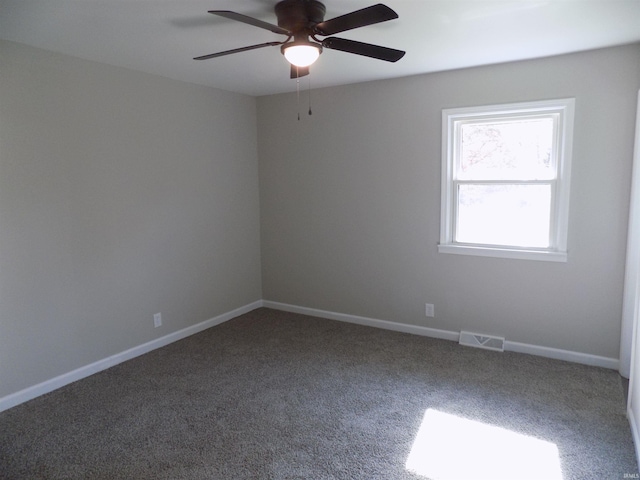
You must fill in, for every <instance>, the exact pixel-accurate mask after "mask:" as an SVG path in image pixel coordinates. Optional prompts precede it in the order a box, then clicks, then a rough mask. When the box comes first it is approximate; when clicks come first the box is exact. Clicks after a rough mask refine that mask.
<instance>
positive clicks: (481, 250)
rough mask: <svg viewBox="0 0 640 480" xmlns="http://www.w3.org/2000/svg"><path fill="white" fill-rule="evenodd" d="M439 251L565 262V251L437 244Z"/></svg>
mask: <svg viewBox="0 0 640 480" xmlns="http://www.w3.org/2000/svg"><path fill="white" fill-rule="evenodd" d="M438 252H439V253H454V254H456V255H475V256H479V257H497V258H514V259H519V260H542V261H546V262H566V261H567V252H552V251H548V250H524V249H522V250H516V249H511V248H501V247H483V246H476V245H455V244H440V245H438Z"/></svg>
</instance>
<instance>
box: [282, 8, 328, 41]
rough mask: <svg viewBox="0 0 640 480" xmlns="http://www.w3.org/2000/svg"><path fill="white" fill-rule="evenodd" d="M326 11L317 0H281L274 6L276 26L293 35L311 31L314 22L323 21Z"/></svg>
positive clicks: (296, 35)
mask: <svg viewBox="0 0 640 480" xmlns="http://www.w3.org/2000/svg"><path fill="white" fill-rule="evenodd" d="M326 11H327V9H326V8H325V6H324V4H322V3H321V2H318V1H317V0H282V1H281V2H278V3H277V4H276V7H275V12H276V17H278V26H279V27H282V28H286V29H287V30H289V31H290V32H292V33H293V34H294V36H295V37H298V36H299V35H300V34H302V33H304V34H308V33H311V32H312V31H313V27H314V26H315V25H316V24H318V23H321V22H322V21H324V15H325V13H326Z"/></svg>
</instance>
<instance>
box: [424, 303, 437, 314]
mask: <svg viewBox="0 0 640 480" xmlns="http://www.w3.org/2000/svg"><path fill="white" fill-rule="evenodd" d="M424 314H425V315H426V316H427V317H435V316H436V314H435V311H434V309H433V303H425V304H424Z"/></svg>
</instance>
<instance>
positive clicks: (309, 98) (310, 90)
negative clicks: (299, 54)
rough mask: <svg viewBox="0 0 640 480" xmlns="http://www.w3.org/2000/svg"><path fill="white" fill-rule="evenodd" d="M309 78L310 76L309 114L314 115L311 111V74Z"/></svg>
mask: <svg viewBox="0 0 640 480" xmlns="http://www.w3.org/2000/svg"><path fill="white" fill-rule="evenodd" d="M308 78H309V115H312V112H311V75H309V76H308Z"/></svg>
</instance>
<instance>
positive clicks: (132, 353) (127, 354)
mask: <svg viewBox="0 0 640 480" xmlns="http://www.w3.org/2000/svg"><path fill="white" fill-rule="evenodd" d="M262 305H263V302H262V300H258V301H255V302H253V303H250V304H248V305H244V306H242V307H240V308H236V309H235V310H231V311H230V312H226V313H223V314H222V315H218V316H217V317H214V318H210V319H209V320H205V321H204V322H201V323H198V324H196V325H192V326H190V327H187V328H184V329H182V330H178V331H177V332H173V333H170V334H168V335H165V336H164V337H160V338H157V339H155V340H151V341H150V342H147V343H143V344H142V345H138V346H136V347H133V348H130V349H128V350H125V351H123V352H120V353H116V354H115V355H112V356H110V357H107V358H103V359H102V360H98V361H97V362H93V363H91V364H89V365H85V366H83V367H80V368H77V369H75V370H73V371H71V372H67V373H64V374H62V375H59V376H57V377H54V378H51V379H49V380H46V381H44V382H42V383H39V384H37V385H33V386H31V387H28V388H25V389H24V390H20V391H18V392H15V393H12V394H10V395H7V396H5V397H2V398H0V412H2V411H4V410H7V409H9V408H11V407H15V406H16V405H19V404H21V403H24V402H26V401H28V400H31V399H33V398H36V397H39V396H40V395H44V394H45V393H49V392H52V391H53V390H56V389H58V388H60V387H64V386H65V385H68V384H69V383H72V382H75V381H77V380H81V379H83V378H86V377H88V376H90V375H93V374H94V373H98V372H101V371H102V370H106V369H107V368H110V367H113V366H114V365H117V364H119V363H122V362H126V361H127V360H131V359H132V358H135V357H139V356H140V355H144V354H145V353H148V352H150V351H152V350H155V349H157V348H161V347H164V346H166V345H169V344H170V343H173V342H177V341H178V340H182V339H183V338H186V337H189V336H191V335H194V334H196V333H199V332H202V331H203V330H206V329H207V328H211V327H214V326H216V325H220V324H221V323H224V322H226V321H228V320H231V319H232V318H235V317H238V316H240V315H243V314H245V313H248V312H250V311H252V310H255V309H256V308H260V307H262Z"/></svg>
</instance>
